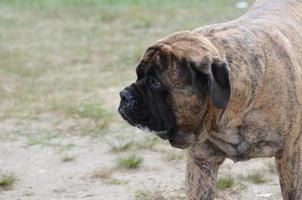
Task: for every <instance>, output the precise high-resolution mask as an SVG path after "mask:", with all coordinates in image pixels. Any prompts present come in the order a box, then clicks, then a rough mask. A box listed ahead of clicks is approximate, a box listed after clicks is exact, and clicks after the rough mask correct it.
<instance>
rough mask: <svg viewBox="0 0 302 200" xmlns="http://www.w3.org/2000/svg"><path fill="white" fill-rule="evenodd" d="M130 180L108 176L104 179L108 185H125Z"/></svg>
mask: <svg viewBox="0 0 302 200" xmlns="http://www.w3.org/2000/svg"><path fill="white" fill-rule="evenodd" d="M129 182H130V181H129V180H125V179H118V178H109V179H106V180H105V181H104V183H105V184H110V185H127V184H128V183H129Z"/></svg>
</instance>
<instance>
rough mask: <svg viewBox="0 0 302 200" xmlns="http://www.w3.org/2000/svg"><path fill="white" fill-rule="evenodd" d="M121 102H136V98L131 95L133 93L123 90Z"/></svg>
mask: <svg viewBox="0 0 302 200" xmlns="http://www.w3.org/2000/svg"><path fill="white" fill-rule="evenodd" d="M120 97H121V100H122V101H123V102H125V103H130V102H132V101H134V100H135V99H134V97H133V96H132V95H131V93H130V92H129V91H128V90H122V91H121V92H120Z"/></svg>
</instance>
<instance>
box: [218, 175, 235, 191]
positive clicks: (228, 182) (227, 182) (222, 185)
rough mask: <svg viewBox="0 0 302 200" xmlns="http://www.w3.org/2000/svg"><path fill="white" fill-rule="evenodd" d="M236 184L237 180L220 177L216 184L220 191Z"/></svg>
mask: <svg viewBox="0 0 302 200" xmlns="http://www.w3.org/2000/svg"><path fill="white" fill-rule="evenodd" d="M234 184H235V180H234V178H232V177H231V176H226V177H219V178H218V180H217V183H216V188H217V189H218V190H224V189H228V188H231V187H233V186H234Z"/></svg>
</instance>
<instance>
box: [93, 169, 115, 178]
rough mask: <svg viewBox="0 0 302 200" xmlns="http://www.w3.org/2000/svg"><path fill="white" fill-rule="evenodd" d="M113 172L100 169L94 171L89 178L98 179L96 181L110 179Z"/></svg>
mask: <svg viewBox="0 0 302 200" xmlns="http://www.w3.org/2000/svg"><path fill="white" fill-rule="evenodd" d="M112 174H113V171H112V170H111V169H102V170H97V171H94V172H93V173H92V174H91V175H90V177H91V178H98V179H111V178H112Z"/></svg>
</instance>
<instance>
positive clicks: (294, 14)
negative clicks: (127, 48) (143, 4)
mask: <svg viewBox="0 0 302 200" xmlns="http://www.w3.org/2000/svg"><path fill="white" fill-rule="evenodd" d="M141 63H154V65H156V66H159V68H160V72H161V74H160V80H161V82H162V83H163V84H164V85H165V86H167V87H168V88H169V103H170V104H171V105H172V108H173V111H174V114H175V118H176V123H177V127H178V130H179V131H180V132H181V134H182V139H183V140H185V141H186V144H188V145H186V146H185V147H188V160H187V174H186V183H187V199H189V200H195V199H200V200H201V199H202V200H203V199H209V200H210V199H214V195H215V182H216V176H217V171H218V168H219V165H220V164H221V163H222V162H223V161H224V159H225V158H230V159H232V160H234V161H241V160H247V159H251V158H257V157H272V156H274V157H275V160H276V166H277V169H278V172H279V176H280V185H281V189H282V194H283V197H284V199H286V200H301V199H302V137H301V135H302V133H301V132H302V1H301V0H258V1H256V3H254V5H253V6H252V8H251V9H250V10H249V11H248V12H247V13H246V14H244V15H243V16H241V17H240V18H238V19H236V20H234V21H230V22H227V23H222V24H215V25H210V26H205V27H202V28H199V29H196V30H193V31H183V32H177V33H174V34H171V35H169V36H167V37H166V38H163V39H161V40H160V41H158V42H157V43H156V44H154V45H152V46H151V47H150V48H149V49H148V50H147V51H146V53H145V55H144V56H143V58H142V60H141ZM184 66H185V67H184ZM188 66H189V67H188ZM215 70H216V72H215ZM221 70H222V71H221ZM212 73H213V75H212ZM215 73H216V74H215ZM205 74H206V75H207V77H208V78H209V77H210V78H209V79H208V80H212V79H213V77H214V79H213V80H216V81H217V82H218V83H215V84H216V89H215V84H214V83H211V86H208V88H206V89H205V90H209V91H210V92H204V91H202V90H200V85H201V84H196V81H197V80H198V79H200V77H201V76H205ZM201 83H205V82H201ZM213 85H214V86H213ZM217 85H218V86H217ZM212 86H213V88H212ZM209 87H211V88H209ZM212 90H214V92H213V91H212ZM215 91H220V93H219V92H218V93H219V94H218V96H217V95H216V96H215V94H216V92H215ZM217 99H218V100H217Z"/></svg>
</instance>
